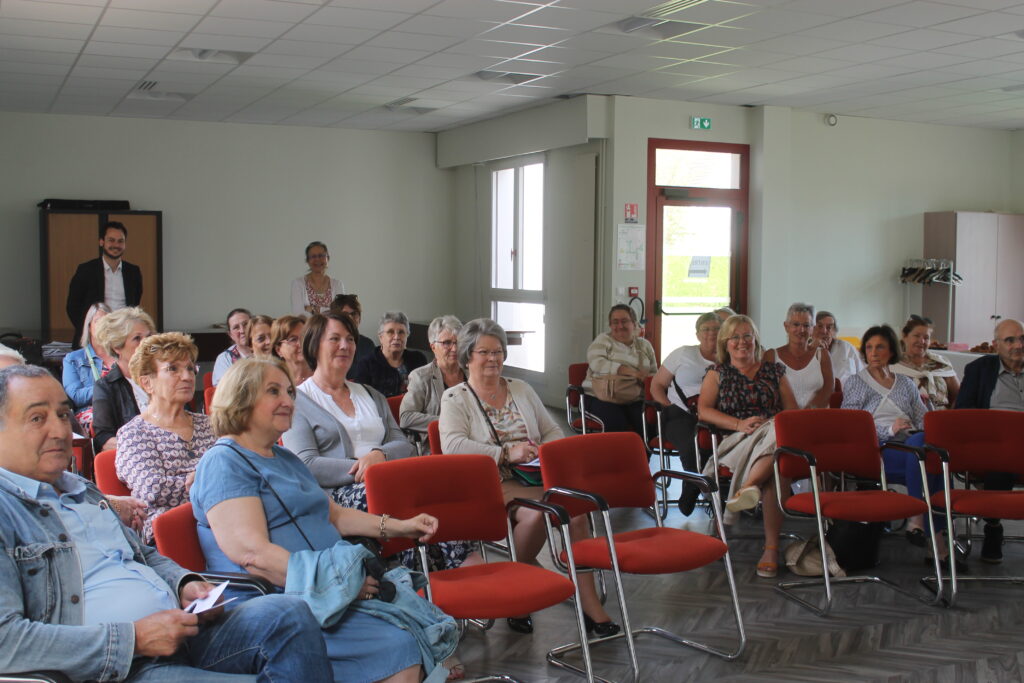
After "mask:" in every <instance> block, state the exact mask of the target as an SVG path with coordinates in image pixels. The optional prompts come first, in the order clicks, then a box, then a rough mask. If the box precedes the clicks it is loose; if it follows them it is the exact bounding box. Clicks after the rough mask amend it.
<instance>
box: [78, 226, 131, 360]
mask: <svg viewBox="0 0 1024 683" xmlns="http://www.w3.org/2000/svg"><path fill="white" fill-rule="evenodd" d="M127 241H128V228H126V227H124V224H123V223H118V222H117V221H110V222H108V223H105V224H103V225H102V226H100V249H101V250H102V255H101V256H100V258H96V259H93V260H92V261H86V262H85V263H82V264H79V266H78V270H76V271H75V275H74V277H72V278H71V283H70V284H69V285H68V305H67V311H68V318H70V320H71V324H72V325H74V326H75V336H74V338H73V339H72V340H71V344H72V347H73V348H76V349H77V348H78V347H79V345H80V343H81V338H82V324H83V323H84V322H85V314H86V312H88V310H89V307H90V306H92V305H93V304H94V303H96V302H97V301H102V302H104V303H106V304H107V305H108V306H110V310H111V311H116V310H117V309H119V308H124V307H125V306H138V305H139V301H141V300H142V271H141V270H139V267H138V266H136V265H135V264H132V263H128V262H127V261H124V260H122V259H121V256H123V255H124V250H125V244H126V243H127Z"/></svg>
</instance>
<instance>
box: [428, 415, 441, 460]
mask: <svg viewBox="0 0 1024 683" xmlns="http://www.w3.org/2000/svg"><path fill="white" fill-rule="evenodd" d="M427 443H429V444H430V453H431V455H440V454H441V453H444V449H443V448H441V423H440V422H438V421H437V420H434V421H433V422H431V423H430V424H428V425H427Z"/></svg>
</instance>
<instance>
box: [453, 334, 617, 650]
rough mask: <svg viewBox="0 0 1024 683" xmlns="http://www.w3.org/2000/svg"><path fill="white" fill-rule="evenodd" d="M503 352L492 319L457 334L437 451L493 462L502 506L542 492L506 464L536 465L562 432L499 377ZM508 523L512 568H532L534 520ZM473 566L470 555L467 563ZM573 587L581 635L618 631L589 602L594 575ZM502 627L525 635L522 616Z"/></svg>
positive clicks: (541, 537)
mask: <svg viewBox="0 0 1024 683" xmlns="http://www.w3.org/2000/svg"><path fill="white" fill-rule="evenodd" d="M507 353H508V339H507V337H506V336H505V330H503V329H502V328H501V326H500V325H498V323H496V322H494V321H493V320H489V319H487V318H478V319H476V320H471V321H470V322H468V323H466V324H465V325H464V326H463V327H462V329H461V330H459V336H458V354H459V365H460V366H462V368H463V369H464V370H465V372H466V377H467V379H466V381H465V382H464V383H462V384H459V385H458V386H455V387H453V388H451V389H449V390H447V391H446V392H445V393H444V396H443V397H442V399H441V416H440V425H439V427H440V432H441V442H442V450H443V451H444V452H445V453H446V454H457V453H468V454H476V453H482V454H484V455H489V456H490V457H492V458H494V460H495V462H497V463H498V471H499V474H500V476H501V489H502V492H503V494H504V497H505V502H506V503H508V502H509V501H510V500H512V499H513V498H530V499H533V500H538V499H540V497H541V496H542V495H543V494H544V487H542V486H535V485H527V484H525V483H521V482H520V481H517V479H516V477H515V474H514V466H515V465H517V464H522V463H528V462H532V461H534V460H536V459H537V452H538V446H539V444H543V443H547V442H548V441H554V440H555V439H560V438H562V431H561V430H560V429H559V428H558V425H557V424H555V421H554V420H552V419H551V415H549V414H548V411H547V408H545V407H544V404H543V403H541V400H540V397H539V396H537V392H535V391H534V390H533V389H532V388H530V385H529V384H527V383H526V382H523V381H520V380H517V379H506V378H504V377H502V376H501V371H502V368H503V367H504V364H505V357H506V356H507ZM514 523H515V527H514V528H513V531H512V539H513V542H514V543H515V548H516V556H517V557H518V558H519V561H520V562H531V563H536V561H537V554H538V553H539V552H540V551H541V548H543V547H544V541H545V528H544V518H543V516H542V514H541V513H540V512H538V511H536V510H527V509H525V508H519V509H517V510H516V512H515V518H514ZM570 531H571V533H572V535H573V538H584V537H586V536H587V535H588V529H587V523H586V518H585V517H582V516H581V517H575V518H573V521H572V526H571V528H570ZM479 561H481V558H480V557H479V556H478V555H475V554H474V555H473V556H471V557H470V558H469V560H468V562H471V563H476V562H479ZM579 581H580V582H579V589H580V600H581V603H582V604H581V606H582V608H583V612H584V617H585V622H586V627H587V631H588V632H593V633H596V635H597V636H599V637H604V636H610V635H614V634H615V633H618V632H619V626H618V624H615V623H613V622H612V620H611V618H610V617H609V616H608V613H607V612H605V610H604V607H603V606H602V605H601V601H600V599H599V598H598V597H597V590H596V589H595V587H594V575H593V574H592V573H587V574H583V575H581V576H580V579H579ZM508 625H509V628H511V629H512V630H513V631H518V632H519V633H532V632H533V620H532V618H531V617H530V615H528V614H527V615H523V616H520V617H511V618H509V619H508Z"/></svg>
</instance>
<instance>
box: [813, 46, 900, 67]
mask: <svg viewBox="0 0 1024 683" xmlns="http://www.w3.org/2000/svg"><path fill="white" fill-rule="evenodd" d="M910 53H911V50H909V49H904V48H898V47H884V46H881V45H874V44H858V45H844V46H843V47H837V48H835V49H834V50H825V51H824V52H818V53H817V54H815V55H814V56H815V57H824V58H827V59H839V60H843V61H847V62H856V63H863V62H875V61H878V60H879V59H892V58H893V57H902V56H903V55H906V54H910Z"/></svg>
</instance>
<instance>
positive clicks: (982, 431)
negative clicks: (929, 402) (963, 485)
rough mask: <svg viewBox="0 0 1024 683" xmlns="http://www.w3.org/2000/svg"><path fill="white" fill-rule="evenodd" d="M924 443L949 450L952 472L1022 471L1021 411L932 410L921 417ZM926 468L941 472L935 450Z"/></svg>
mask: <svg viewBox="0 0 1024 683" xmlns="http://www.w3.org/2000/svg"><path fill="white" fill-rule="evenodd" d="M924 440H925V443H927V444H929V445H932V446H938V447H939V448H944V449H946V450H947V451H949V467H950V470H951V471H953V472H967V471H970V472H976V473H982V472H1016V473H1018V474H1020V473H1024V413H1020V412H1015V411H1012V410H967V409H965V410H933V411H931V412H928V413H925V416H924ZM928 469H929V471H931V472H933V473H936V472H941V471H942V469H941V465H940V464H939V460H938V457H937V456H936V455H935V454H934V453H929V455H928Z"/></svg>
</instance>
